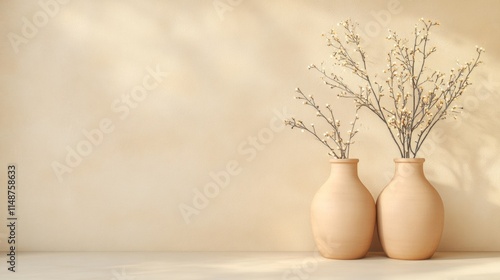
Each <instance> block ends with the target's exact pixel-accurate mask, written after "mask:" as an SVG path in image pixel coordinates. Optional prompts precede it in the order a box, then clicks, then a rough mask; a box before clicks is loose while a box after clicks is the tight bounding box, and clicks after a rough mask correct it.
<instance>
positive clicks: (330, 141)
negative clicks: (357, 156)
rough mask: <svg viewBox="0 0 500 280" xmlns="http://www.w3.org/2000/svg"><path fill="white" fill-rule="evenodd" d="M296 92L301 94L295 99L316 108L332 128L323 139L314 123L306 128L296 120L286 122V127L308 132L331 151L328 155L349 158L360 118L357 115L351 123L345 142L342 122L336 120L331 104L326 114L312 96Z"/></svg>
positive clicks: (318, 115)
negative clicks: (341, 131)
mask: <svg viewBox="0 0 500 280" xmlns="http://www.w3.org/2000/svg"><path fill="white" fill-rule="evenodd" d="M295 91H296V92H297V93H298V94H299V95H298V96H296V97H295V99H298V100H302V104H304V105H306V106H309V107H312V108H314V110H315V111H316V116H317V117H319V118H321V119H323V120H324V121H326V123H328V125H329V127H330V130H328V131H326V132H325V133H323V135H322V136H323V137H321V136H320V134H318V132H317V131H316V126H315V125H314V124H313V123H312V124H311V125H310V126H306V125H305V124H304V123H303V122H302V121H301V120H297V119H295V118H291V119H288V120H285V125H289V126H291V128H292V129H293V128H298V129H300V130H301V131H302V132H308V133H310V134H311V135H313V136H314V137H315V138H316V140H318V141H320V142H321V143H322V144H323V145H325V146H326V147H327V148H328V149H329V150H330V151H329V152H328V155H330V156H333V157H335V158H338V159H346V158H349V150H350V146H351V144H354V142H353V141H352V139H353V138H354V136H355V135H356V134H357V133H358V130H355V126H356V121H357V120H358V116H357V115H356V117H355V118H354V121H353V122H351V124H350V125H351V129H350V130H349V131H347V136H348V138H347V139H348V140H347V141H344V139H343V138H342V135H341V133H340V129H339V128H340V120H338V119H336V118H335V116H334V114H333V110H332V107H331V106H330V104H326V105H325V108H326V112H324V111H322V110H321V108H320V107H319V105H317V104H316V100H315V99H314V97H313V96H312V95H308V96H306V95H305V94H304V93H303V92H302V91H301V90H300V89H299V88H297V89H295Z"/></svg>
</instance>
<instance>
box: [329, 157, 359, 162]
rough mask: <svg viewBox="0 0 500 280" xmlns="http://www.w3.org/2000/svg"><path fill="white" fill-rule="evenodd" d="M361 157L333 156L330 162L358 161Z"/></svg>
mask: <svg viewBox="0 0 500 280" xmlns="http://www.w3.org/2000/svg"><path fill="white" fill-rule="evenodd" d="M357 162H359V159H357V158H332V159H330V163H357Z"/></svg>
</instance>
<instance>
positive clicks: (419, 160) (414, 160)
mask: <svg viewBox="0 0 500 280" xmlns="http://www.w3.org/2000/svg"><path fill="white" fill-rule="evenodd" d="M424 161H425V158H395V159H394V162H402V163H422V162H424Z"/></svg>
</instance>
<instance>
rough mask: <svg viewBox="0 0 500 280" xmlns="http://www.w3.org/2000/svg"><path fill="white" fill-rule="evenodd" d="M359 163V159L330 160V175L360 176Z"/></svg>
mask: <svg viewBox="0 0 500 280" xmlns="http://www.w3.org/2000/svg"><path fill="white" fill-rule="evenodd" d="M358 161H359V160H357V159H338V160H330V165H331V168H330V175H331V176H338V175H341V176H358Z"/></svg>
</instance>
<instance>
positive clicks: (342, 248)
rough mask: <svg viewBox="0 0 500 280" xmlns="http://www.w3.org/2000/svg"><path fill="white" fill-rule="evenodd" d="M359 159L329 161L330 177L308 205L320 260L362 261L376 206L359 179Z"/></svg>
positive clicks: (371, 232)
mask: <svg viewBox="0 0 500 280" xmlns="http://www.w3.org/2000/svg"><path fill="white" fill-rule="evenodd" d="M358 161H359V160H358V159H332V160H330V163H331V172H330V177H329V178H328V179H327V180H326V182H325V183H324V184H323V185H322V186H321V188H320V189H319V190H318V191H317V193H316V195H315V196H314V198H313V201H312V204H311V224H312V230H313V235H314V239H315V242H316V246H317V248H318V250H319V252H320V253H321V255H322V256H324V257H326V258H332V259H359V258H363V257H364V256H365V255H366V253H367V252H368V249H369V248H370V245H371V242H372V237H373V232H374V229H375V218H376V214H375V202H374V200H373V197H372V195H371V194H370V192H369V191H368V190H367V189H366V187H365V186H364V185H363V183H361V181H360V180H359V178H358V169H357V164H358Z"/></svg>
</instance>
